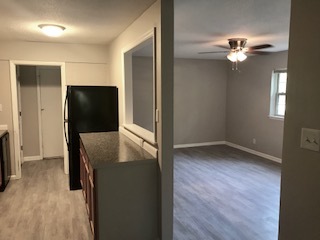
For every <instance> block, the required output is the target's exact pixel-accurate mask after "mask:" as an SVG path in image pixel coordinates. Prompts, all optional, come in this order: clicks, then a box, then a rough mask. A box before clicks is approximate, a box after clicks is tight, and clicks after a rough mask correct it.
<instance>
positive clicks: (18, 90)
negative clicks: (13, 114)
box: [16, 66, 24, 164]
mask: <svg viewBox="0 0 320 240" xmlns="http://www.w3.org/2000/svg"><path fill="white" fill-rule="evenodd" d="M16 73H17V95H18V114H19V131H20V158H21V164H22V163H23V162H24V160H23V135H22V114H21V113H22V108H21V82H20V69H19V66H17V69H16Z"/></svg>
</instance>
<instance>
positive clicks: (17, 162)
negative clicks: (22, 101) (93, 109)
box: [10, 60, 69, 179]
mask: <svg viewBox="0 0 320 240" xmlns="http://www.w3.org/2000/svg"><path fill="white" fill-rule="evenodd" d="M17 65H31V66H59V67H60V70H61V95H62V96H61V101H62V102H63V101H64V99H65V97H66V89H67V84H66V71H65V63H64V62H42V61H25V60H11V61H10V81H11V100H12V118H13V135H12V139H13V144H14V146H13V147H14V149H13V150H14V151H13V152H14V160H13V163H14V168H13V169H14V170H15V175H12V176H11V177H12V179H20V178H21V156H20V130H19V112H18V96H17V95H18V93H17V76H16V66H17ZM63 107H64V106H63V104H61V113H62V112H63ZM63 122H64V119H63V118H61V126H63ZM63 156H64V172H65V174H69V158H68V147H67V144H66V143H65V142H64V137H63ZM12 167H13V166H12Z"/></svg>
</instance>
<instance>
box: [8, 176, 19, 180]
mask: <svg viewBox="0 0 320 240" xmlns="http://www.w3.org/2000/svg"><path fill="white" fill-rule="evenodd" d="M17 179H20V178H18V177H17V175H11V176H10V180H17Z"/></svg>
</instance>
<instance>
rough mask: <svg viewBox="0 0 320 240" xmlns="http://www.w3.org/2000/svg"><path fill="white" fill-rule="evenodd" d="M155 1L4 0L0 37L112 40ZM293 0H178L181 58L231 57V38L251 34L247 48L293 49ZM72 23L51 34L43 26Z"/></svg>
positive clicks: (177, 40)
mask: <svg viewBox="0 0 320 240" xmlns="http://www.w3.org/2000/svg"><path fill="white" fill-rule="evenodd" d="M154 2H155V0H69V1H68V0H64V1H63V0H41V1H39V0H3V1H0V40H21V41H37V42H63V43H88V44H108V43H109V42H110V41H112V40H113V39H114V38H115V37H117V36H118V35H119V34H120V33H121V32H122V31H123V30H124V29H126V28H127V27H128V26H129V25H130V24H131V23H132V22H133V21H134V20H135V19H136V18H137V17H139V16H140V15H141V14H142V13H143V12H144V11H145V10H146V9H147V8H148V7H149V6H151V5H152V4H153V3H154ZM290 2H291V0H174V4H175V12H174V13H175V56H176V57H181V58H208V59H225V54H207V55H200V54H198V52H201V51H221V50H223V49H221V48H219V47H215V46H214V45H216V44H218V45H225V46H228V42H227V39H228V38H233V37H242V38H247V39H248V43H247V46H249V47H250V46H253V45H258V44H264V43H269V44H272V45H274V48H272V49H270V50H268V51H283V50H287V49H288V35H289V17H290ZM46 23H53V24H58V25H63V26H65V27H66V30H65V33H64V35H63V36H62V37H60V38H48V37H46V36H44V35H42V33H41V32H40V29H39V28H38V27H37V26H38V25H39V24H46Z"/></svg>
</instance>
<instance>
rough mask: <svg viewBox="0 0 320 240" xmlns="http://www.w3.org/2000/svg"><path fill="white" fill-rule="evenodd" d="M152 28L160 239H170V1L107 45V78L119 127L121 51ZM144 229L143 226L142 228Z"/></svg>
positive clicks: (151, 10)
mask: <svg viewBox="0 0 320 240" xmlns="http://www.w3.org/2000/svg"><path fill="white" fill-rule="evenodd" d="M154 27H156V46H157V47H156V66H157V67H156V69H157V72H156V79H157V82H156V89H157V96H156V102H157V105H156V108H158V109H159V111H160V121H159V122H158V123H157V124H156V136H157V142H158V145H157V147H158V150H159V152H158V153H159V154H158V161H159V167H160V169H159V174H160V175H159V178H160V182H161V183H160V187H161V191H160V192H161V207H160V206H159V209H161V238H162V240H169V239H172V228H173V192H172V191H173V190H172V188H173V176H172V166H173V164H172V158H173V154H172V149H173V92H172V91H173V1H167V0H158V1H157V2H156V3H155V4H153V5H152V6H151V7H150V8H149V9H147V10H146V11H145V12H144V13H143V14H142V15H141V16H140V17H139V18H138V19H136V20H135V21H134V22H133V23H132V24H131V25H130V26H129V27H128V28H127V29H126V30H125V31H124V32H123V33H121V34H120V35H119V36H118V37H117V38H116V39H115V40H114V41H113V42H112V43H111V45H110V73H111V75H110V78H111V81H112V84H114V85H116V86H118V87H119V124H120V126H121V125H123V123H124V113H123V111H124V82H123V80H124V76H123V59H122V57H123V56H122V54H123V53H122V51H123V50H124V48H126V47H127V46H128V45H131V44H132V43H134V42H136V41H138V40H139V39H140V38H141V37H142V36H143V35H145V34H146V33H147V32H148V31H150V30H152V29H153V28H154ZM146 227H147V226H146Z"/></svg>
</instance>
